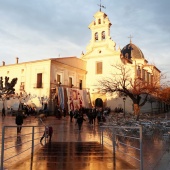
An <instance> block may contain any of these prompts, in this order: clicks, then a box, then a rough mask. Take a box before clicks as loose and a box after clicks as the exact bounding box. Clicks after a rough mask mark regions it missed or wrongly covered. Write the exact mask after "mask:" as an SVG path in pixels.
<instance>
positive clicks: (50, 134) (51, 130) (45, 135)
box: [40, 126, 53, 143]
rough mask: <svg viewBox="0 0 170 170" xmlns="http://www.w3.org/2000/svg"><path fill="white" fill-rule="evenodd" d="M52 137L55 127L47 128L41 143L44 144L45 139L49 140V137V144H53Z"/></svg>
mask: <svg viewBox="0 0 170 170" xmlns="http://www.w3.org/2000/svg"><path fill="white" fill-rule="evenodd" d="M52 135H53V127H52V126H45V130H44V134H43V135H42V137H41V139H40V143H42V140H43V139H44V138H48V137H49V142H51V138H52Z"/></svg>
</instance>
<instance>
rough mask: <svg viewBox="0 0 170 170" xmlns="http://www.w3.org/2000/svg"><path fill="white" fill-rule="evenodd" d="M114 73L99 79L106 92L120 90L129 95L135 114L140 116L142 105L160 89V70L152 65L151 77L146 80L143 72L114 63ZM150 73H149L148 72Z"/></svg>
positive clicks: (121, 92)
mask: <svg viewBox="0 0 170 170" xmlns="http://www.w3.org/2000/svg"><path fill="white" fill-rule="evenodd" d="M112 66H113V71H114V73H111V74H110V75H109V76H108V77H105V78H102V79H100V80H99V81H98V83H99V86H100V88H101V91H102V92H104V93H113V92H119V93H120V94H122V95H125V96H128V97H129V98H130V99H131V100H132V101H133V105H134V114H135V115H136V116H137V119H138V118H139V113H140V107H141V106H143V105H144V104H145V103H146V102H147V99H148V96H149V95H153V96H155V95H157V92H158V90H159V89H160V74H158V73H160V72H158V71H157V70H156V68H155V67H154V66H150V79H149V78H148V80H144V78H142V73H141V72H139V73H136V69H134V70H133V69H132V67H131V68H130V67H128V65H124V64H116V65H112ZM137 74H138V75H137ZM148 75H149V74H148Z"/></svg>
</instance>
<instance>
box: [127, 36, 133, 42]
mask: <svg viewBox="0 0 170 170" xmlns="http://www.w3.org/2000/svg"><path fill="white" fill-rule="evenodd" d="M128 38H130V43H132V38H133V37H132V36H131V35H130V36H129V37H128Z"/></svg>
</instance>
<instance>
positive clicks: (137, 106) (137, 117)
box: [134, 103, 140, 121]
mask: <svg viewBox="0 0 170 170" xmlns="http://www.w3.org/2000/svg"><path fill="white" fill-rule="evenodd" d="M139 113H140V107H139V104H136V103H134V115H135V116H136V121H138V120H139Z"/></svg>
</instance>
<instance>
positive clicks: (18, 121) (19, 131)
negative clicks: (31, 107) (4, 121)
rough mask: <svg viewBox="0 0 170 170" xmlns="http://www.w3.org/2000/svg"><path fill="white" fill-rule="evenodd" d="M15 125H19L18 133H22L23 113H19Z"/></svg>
mask: <svg viewBox="0 0 170 170" xmlns="http://www.w3.org/2000/svg"><path fill="white" fill-rule="evenodd" d="M15 123H16V124H17V133H21V129H22V124H23V115H22V113H20V112H18V113H17V116H16V119H15Z"/></svg>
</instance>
